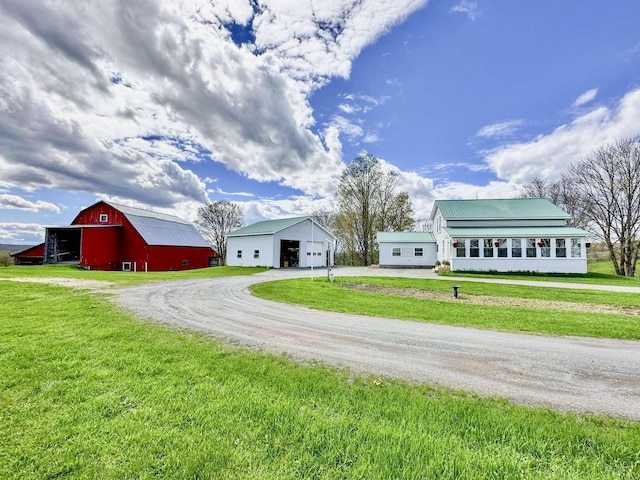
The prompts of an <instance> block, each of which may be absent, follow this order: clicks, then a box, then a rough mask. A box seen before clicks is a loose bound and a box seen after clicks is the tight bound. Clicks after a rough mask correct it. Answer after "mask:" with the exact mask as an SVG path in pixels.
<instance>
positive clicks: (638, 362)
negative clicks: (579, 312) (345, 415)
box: [115, 269, 640, 420]
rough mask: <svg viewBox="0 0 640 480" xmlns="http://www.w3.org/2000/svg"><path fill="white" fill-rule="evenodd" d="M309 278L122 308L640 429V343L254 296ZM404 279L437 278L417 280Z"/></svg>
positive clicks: (141, 291) (142, 293)
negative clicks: (254, 291) (369, 313)
mask: <svg viewBox="0 0 640 480" xmlns="http://www.w3.org/2000/svg"><path fill="white" fill-rule="evenodd" d="M354 271H358V272H362V273H360V274H366V275H371V274H377V275H385V274H386V275H388V274H392V273H393V272H389V271H375V270H367V269H364V270H363V269H359V270H354ZM338 274H339V275H350V274H352V272H351V271H349V270H342V271H340V270H339V271H338ZM301 275H304V276H307V277H308V276H310V272H309V271H304V272H300V271H291V270H289V271H284V270H271V271H268V272H265V273H263V274H258V275H253V276H242V277H227V278H220V279H204V280H185V281H177V282H170V283H162V284H147V285H143V286H138V287H127V288H125V289H122V290H119V291H118V294H117V296H116V297H115V300H116V302H117V303H118V304H120V305H122V306H124V307H125V308H127V309H130V310H132V311H134V312H135V313H136V314H137V315H138V316H140V317H144V318H148V319H152V320H155V321H158V322H161V323H166V324H171V325H176V326H179V327H186V328H191V329H196V330H200V331H204V332H207V333H209V334H212V335H213V336H216V337H219V338H224V339H231V340H234V341H238V342H240V343H242V344H244V345H249V346H252V347H258V348H262V349H264V350H266V351H269V352H277V353H281V352H286V353H288V354H290V355H292V356H293V357H295V358H298V359H303V360H319V361H322V362H324V363H326V364H330V365H335V366H340V367H348V368H350V369H351V370H353V371H356V372H359V373H370V374H373V375H376V376H389V377H396V378H400V379H404V380H408V381H411V382H419V383H428V384H433V385H444V386H448V387H453V388H458V389H463V390H467V391H470V392H474V393H477V394H480V395H485V396H496V397H503V398H508V399H510V400H513V401H515V402H517V403H521V404H526V405H542V406H548V407H552V408H556V409H559V410H570V411H582V412H593V413H598V414H609V415H613V416H617V417H624V418H629V419H633V420H640V342H638V341H623V340H608V339H589V338H578V337H545V336H540V335H521V334H514V333H503V332H495V331H489V330H478V329H473V328H461V327H451V326H446V325H431V324H426V323H418V322H411V321H401V320H390V319H384V318H374V317H365V316H358V315H346V314H340V313H331V312H321V311H315V310H310V309H308V308H304V307H297V306H291V305H285V304H279V303H275V302H271V301H267V300H262V299H259V298H255V297H253V296H251V295H250V294H249V292H248V287H249V286H250V285H251V284H253V283H257V282H261V281H268V280H273V279H279V278H290V277H292V276H301ZM315 275H316V276H317V277H319V276H322V275H323V272H315ZM403 275H405V276H407V275H409V276H428V274H426V273H424V272H417V271H410V270H409V271H406V270H405V271H403ZM318 280H319V279H318ZM310 281H311V280H310Z"/></svg>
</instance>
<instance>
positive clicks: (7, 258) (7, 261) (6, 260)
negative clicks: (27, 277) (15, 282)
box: [0, 252, 13, 267]
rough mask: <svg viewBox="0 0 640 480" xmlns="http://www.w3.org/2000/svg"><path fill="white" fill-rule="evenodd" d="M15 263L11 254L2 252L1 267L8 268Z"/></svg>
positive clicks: (0, 256) (0, 255)
mask: <svg viewBox="0 0 640 480" xmlns="http://www.w3.org/2000/svg"><path fill="white" fill-rule="evenodd" d="M12 263H13V258H11V255H10V254H9V252H0V265H1V266H3V267H8V266H9V265H11V264H12Z"/></svg>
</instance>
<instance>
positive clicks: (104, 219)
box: [94, 213, 109, 223]
mask: <svg viewBox="0 0 640 480" xmlns="http://www.w3.org/2000/svg"><path fill="white" fill-rule="evenodd" d="M94 218H95V217H94ZM108 221H109V215H107V214H106V213H101V214H100V223H107V222H108Z"/></svg>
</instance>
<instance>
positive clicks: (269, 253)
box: [227, 220, 335, 268]
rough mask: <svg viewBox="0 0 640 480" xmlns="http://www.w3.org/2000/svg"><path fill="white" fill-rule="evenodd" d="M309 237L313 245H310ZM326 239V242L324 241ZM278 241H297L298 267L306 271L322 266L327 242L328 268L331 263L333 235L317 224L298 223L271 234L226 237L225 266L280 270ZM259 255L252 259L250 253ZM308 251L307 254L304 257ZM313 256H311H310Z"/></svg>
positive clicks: (332, 261)
mask: <svg viewBox="0 0 640 480" xmlns="http://www.w3.org/2000/svg"><path fill="white" fill-rule="evenodd" d="M312 238H313V243H312ZM327 239H329V240H330V242H327ZM282 240H291V241H297V242H300V244H299V247H300V251H299V265H298V266H299V267H300V268H310V267H311V266H312V265H313V267H324V266H326V264H325V252H326V250H327V248H329V247H328V243H331V248H330V250H331V259H330V261H331V265H333V264H334V251H333V250H334V248H335V247H334V240H333V236H332V235H331V234H330V233H329V232H328V231H327V230H325V229H324V228H323V227H321V226H320V225H318V224H317V223H315V222H314V223H313V231H312V226H311V220H305V221H302V222H300V223H298V224H296V225H292V226H291V227H288V228H285V229H283V230H281V231H279V232H277V233H276V234H275V235H246V236H240V237H228V239H227V265H229V266H239V267H255V266H267V267H273V268H280V259H281V256H282V254H281V252H280V246H281V241H282ZM238 250H242V258H238ZM255 250H258V251H259V252H260V254H259V258H254V251H255ZM307 252H309V254H310V255H307ZM314 253H315V255H313V254H314Z"/></svg>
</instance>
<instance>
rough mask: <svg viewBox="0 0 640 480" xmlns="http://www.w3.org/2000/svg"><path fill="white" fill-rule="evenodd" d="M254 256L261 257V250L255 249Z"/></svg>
mask: <svg viewBox="0 0 640 480" xmlns="http://www.w3.org/2000/svg"><path fill="white" fill-rule="evenodd" d="M253 258H260V250H254V251H253Z"/></svg>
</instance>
